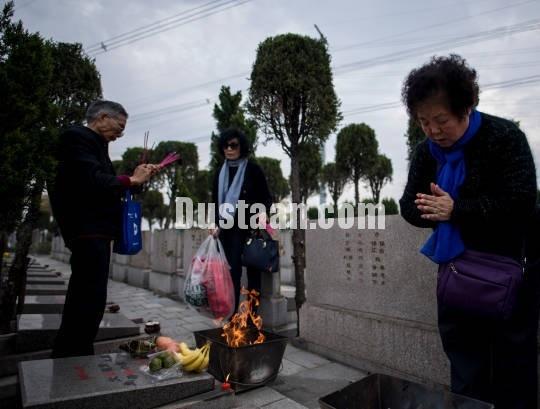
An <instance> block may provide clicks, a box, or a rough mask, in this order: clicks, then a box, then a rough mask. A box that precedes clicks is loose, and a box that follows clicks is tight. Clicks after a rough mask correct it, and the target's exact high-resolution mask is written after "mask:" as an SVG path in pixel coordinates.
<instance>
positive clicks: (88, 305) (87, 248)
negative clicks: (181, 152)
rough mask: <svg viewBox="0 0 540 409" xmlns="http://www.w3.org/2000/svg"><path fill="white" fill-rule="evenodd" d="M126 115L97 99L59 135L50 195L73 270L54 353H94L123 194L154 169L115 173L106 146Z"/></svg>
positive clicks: (121, 128) (118, 132)
mask: <svg viewBox="0 0 540 409" xmlns="http://www.w3.org/2000/svg"><path fill="white" fill-rule="evenodd" d="M127 118H128V114H127V112H126V110H125V109H124V108H123V107H122V105H120V104H118V103H116V102H112V101H96V102H94V103H92V104H91V105H90V107H89V108H88V111H87V113H86V122H87V125H86V126H72V127H70V128H68V129H67V130H66V131H65V132H64V133H63V134H62V135H61V136H60V143H59V151H58V169H57V174H56V179H55V182H54V184H53V185H52V186H49V196H50V199H51V206H52V210H53V214H54V217H55V218H56V221H57V223H58V226H59V228H60V232H61V234H62V237H63V238H64V241H65V243H66V246H67V247H69V248H70V250H71V253H72V255H71V260H70V262H71V271H72V274H71V278H70V280H69V286H68V291H67V295H66V302H65V305H64V312H63V315H62V324H61V326H60V330H59V331H58V335H57V337H56V342H55V345H54V349H53V355H52V356H53V357H67V356H81V355H93V353H94V346H93V343H94V338H95V336H96V334H97V331H98V328H99V324H100V322H101V319H102V318H103V312H104V310H105V304H106V300H107V280H108V275H109V262H110V254H111V242H112V241H113V240H114V239H115V238H116V237H117V236H118V234H119V232H120V226H121V197H122V196H123V193H124V192H125V191H126V189H128V188H130V187H133V186H139V185H141V184H143V183H145V182H147V181H148V180H149V179H150V177H151V176H152V175H153V174H154V173H155V172H156V171H157V169H158V167H157V166H156V165H146V164H143V165H139V166H138V167H137V168H136V169H135V171H134V173H133V175H132V176H128V175H121V176H116V174H115V171H114V168H113V165H112V162H111V160H110V158H109V153H108V146H109V143H110V142H113V141H115V140H116V139H117V138H120V137H121V136H122V134H123V132H124V128H125V126H126V121H127Z"/></svg>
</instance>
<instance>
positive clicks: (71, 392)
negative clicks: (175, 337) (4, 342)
mask: <svg viewBox="0 0 540 409" xmlns="http://www.w3.org/2000/svg"><path fill="white" fill-rule="evenodd" d="M146 363H147V360H146V359H144V360H141V359H134V358H131V357H130V356H129V354H125V353H121V354H104V355H98V356H86V357H73V358H63V359H54V360H53V359H44V360H39V361H27V362H21V363H19V379H20V388H21V397H22V405H23V407H24V408H33V409H83V408H93V409H99V408H107V409H125V408H138V409H145V408H153V407H156V406H161V405H165V404H167V403H170V402H174V401H177V400H180V399H184V398H187V397H189V396H193V395H195V394H199V393H203V392H207V391H210V390H212V389H213V388H214V378H213V377H212V376H211V375H209V374H208V373H201V374H196V375H193V374H183V373H181V372H179V376H178V377H176V378H172V379H169V380H163V381H158V380H157V379H156V378H154V377H151V376H149V375H148V374H146V373H144V372H143V371H142V367H143V366H144V365H146Z"/></svg>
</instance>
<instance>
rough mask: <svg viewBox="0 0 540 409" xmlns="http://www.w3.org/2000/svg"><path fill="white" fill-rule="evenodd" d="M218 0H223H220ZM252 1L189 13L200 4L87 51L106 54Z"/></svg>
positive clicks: (238, 0)
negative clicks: (181, 13) (164, 20)
mask: <svg viewBox="0 0 540 409" xmlns="http://www.w3.org/2000/svg"><path fill="white" fill-rule="evenodd" d="M218 1H222V0H218ZM250 1H253V0H226V1H224V2H223V1H222V2H221V3H220V4H217V5H215V6H212V7H206V8H205V9H203V10H199V11H196V12H194V13H191V14H189V12H191V11H192V10H195V9H200V8H202V7H203V6H200V7H197V8H195V9H192V10H190V11H188V12H186V13H187V15H182V16H181V17H179V18H176V19H175V20H173V21H170V22H168V23H164V24H157V25H152V26H151V27H149V28H144V27H142V28H139V29H136V30H132V31H135V32H134V33H133V34H126V35H125V36H122V35H119V36H117V37H118V38H117V39H114V40H110V41H109V40H107V42H101V43H100V44H99V45H98V46H94V47H93V48H89V49H88V50H86V52H87V54H89V55H90V56H97V55H100V54H104V53H106V52H108V51H111V50H114V49H117V48H120V47H123V46H126V45H129V44H133V43H135V42H137V41H140V40H143V39H146V38H148V37H151V36H154V35H156V34H160V33H162V32H165V31H169V30H172V29H173V28H177V27H180V26H183V25H185V24H188V23H191V22H193V21H197V20H201V19H203V18H205V17H209V16H211V15H214V14H217V13H220V12H222V11H225V10H228V9H231V8H233V7H238V6H240V5H242V4H245V3H248V2H250ZM215 2H216V1H212V2H210V3H207V4H206V5H211V4H213V3H215ZM145 27H146V26H145Z"/></svg>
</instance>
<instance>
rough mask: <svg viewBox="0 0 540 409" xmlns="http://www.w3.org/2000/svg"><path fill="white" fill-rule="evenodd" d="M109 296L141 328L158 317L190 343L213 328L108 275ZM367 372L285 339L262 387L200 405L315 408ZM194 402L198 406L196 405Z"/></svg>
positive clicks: (65, 271) (166, 330)
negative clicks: (272, 375)
mask: <svg viewBox="0 0 540 409" xmlns="http://www.w3.org/2000/svg"><path fill="white" fill-rule="evenodd" d="M36 259H37V261H38V263H40V264H41V265H45V264H48V265H49V267H50V268H52V269H54V270H56V271H60V272H61V273H62V275H63V277H66V278H67V277H69V275H70V267H69V265H68V264H65V263H62V262H60V261H57V260H54V259H52V258H50V257H43V256H37V257H36ZM107 299H108V301H109V302H114V303H115V304H118V305H119V306H120V312H121V313H122V314H124V315H125V316H126V317H127V318H129V319H132V320H135V319H140V322H141V324H140V325H141V332H142V331H143V327H144V323H145V322H146V321H150V320H152V321H153V320H157V321H159V322H160V324H161V333H162V334H163V335H166V336H170V337H172V338H174V339H176V340H178V341H184V342H186V343H187V344H189V345H191V346H193V345H194V344H195V340H194V337H193V334H192V333H193V331H199V330H204V329H209V328H214V327H215V326H214V324H213V323H212V320H210V319H208V318H205V317H202V316H200V315H199V314H197V313H196V312H195V311H193V310H192V309H190V308H189V307H188V306H187V305H186V304H184V303H183V302H181V301H176V300H172V299H169V298H167V297H162V296H159V295H156V294H154V293H153V292H152V291H149V290H145V289H142V288H137V287H132V286H130V285H128V284H125V283H120V282H117V281H112V280H109V287H108V297H107ZM366 375H367V374H366V373H364V372H361V371H359V370H357V369H353V368H350V367H347V366H344V365H341V364H339V363H336V362H331V361H330V360H328V359H325V358H323V357H321V356H318V355H315V354H313V353H310V352H307V351H304V350H302V349H299V348H297V347H295V346H293V345H291V343H289V344H288V345H287V349H286V350H285V357H284V359H283V367H282V369H281V371H280V373H279V375H278V378H277V379H276V380H275V381H274V382H273V383H271V384H268V386H266V387H261V388H257V389H253V390H250V391H247V392H243V393H239V394H237V395H235V396H230V397H227V398H220V399H218V400H216V401H210V402H202V403H201V404H200V405H201V406H200V407H201V408H203V407H204V408H212V407H215V408H216V409H221V408H223V409H225V408H228V409H230V408H246V409H247V408H265V409H288V408H291V409H299V408H304V407H307V408H319V404H318V399H319V398H320V397H322V396H324V395H326V394H328V393H331V392H334V391H335V390H338V389H340V388H343V387H344V386H346V385H348V384H349V383H350V382H353V381H356V380H358V379H361V378H363V377H364V376H366ZM181 407H183V405H180V406H179V405H178V404H170V405H167V406H164V407H162V408H163V409H173V408H181ZM195 407H199V406H198V405H197V406H195Z"/></svg>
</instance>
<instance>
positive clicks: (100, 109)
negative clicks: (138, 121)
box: [85, 100, 128, 124]
mask: <svg viewBox="0 0 540 409" xmlns="http://www.w3.org/2000/svg"><path fill="white" fill-rule="evenodd" d="M102 113H103V114H107V115H110V116H114V117H117V116H125V117H126V118H127V117H128V113H127V111H126V110H125V109H124V107H123V106H122V105H120V104H119V103H118V102H113V101H105V100H99V101H94V102H92V103H91V104H90V106H89V107H88V110H87V111H86V117H85V119H86V122H87V123H89V124H90V123H92V122H94V121H95V120H96V119H98V117H99V115H100V114H102Z"/></svg>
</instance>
